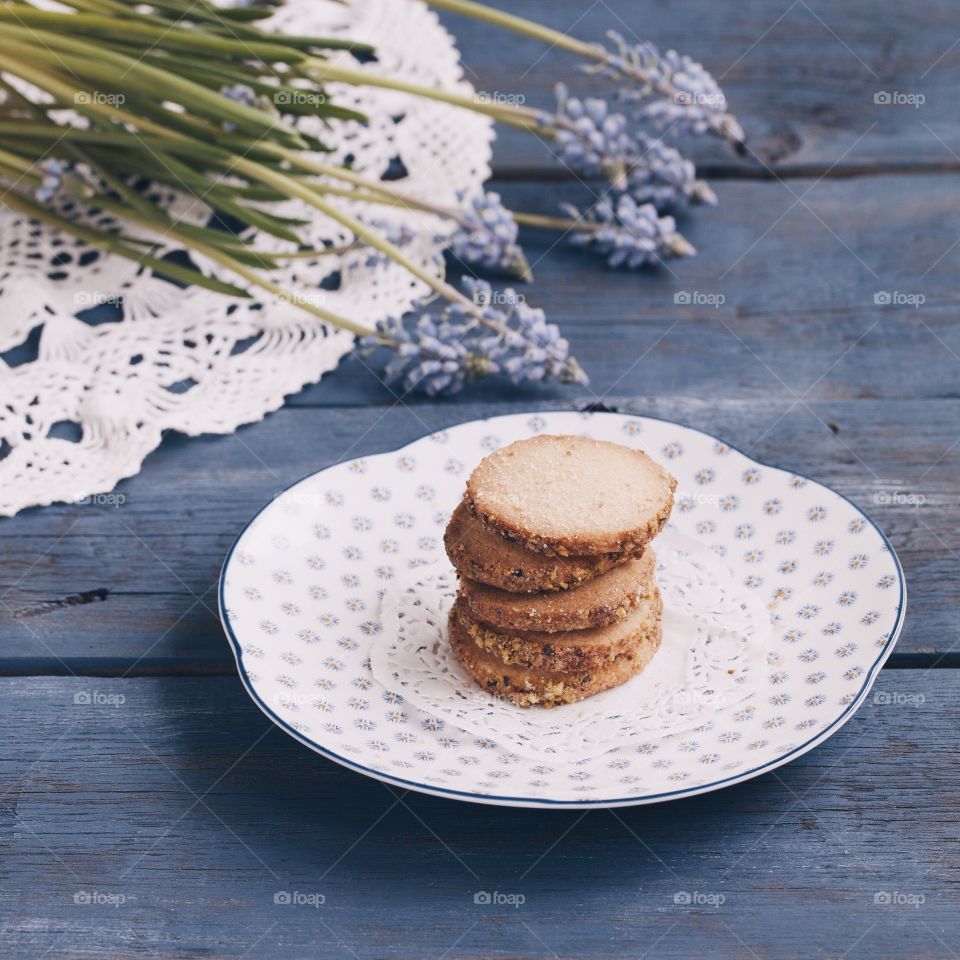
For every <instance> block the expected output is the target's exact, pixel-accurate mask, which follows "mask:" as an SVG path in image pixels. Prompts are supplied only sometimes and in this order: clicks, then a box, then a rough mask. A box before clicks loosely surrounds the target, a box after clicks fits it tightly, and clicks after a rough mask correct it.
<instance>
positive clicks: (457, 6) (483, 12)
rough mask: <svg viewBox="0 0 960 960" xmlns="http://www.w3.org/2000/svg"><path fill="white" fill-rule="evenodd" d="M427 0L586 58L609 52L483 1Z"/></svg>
mask: <svg viewBox="0 0 960 960" xmlns="http://www.w3.org/2000/svg"><path fill="white" fill-rule="evenodd" d="M427 3H428V4H429V5H430V6H431V7H436V8H437V9H438V10H447V11H449V12H450V13H458V14H461V15H462V16H465V17H470V18H471V19H473V20H482V21H484V22H485V23H491V24H493V25H494V26H495V27H502V28H503V29H505V30H510V31H512V32H513V33H519V34H521V35H522V36H525V37H533V39H534V40H540V41H542V42H543V43H545V44H547V45H548V46H551V47H559V48H560V49H561V50H568V51H569V52H570V53H575V54H578V55H579V56H581V57H587V58H588V59H590V60H598V59H605V58H606V57H607V56H609V55H608V54H607V51H606V50H605V49H604V47H602V46H601V45H600V44H598V43H585V42H584V41H583V40H578V39H577V38H576V37H571V36H570V35H569V34H567V33H561V32H560V31H559V30H552V29H550V27H545V26H543V25H541V24H539V23H536V22H534V21H533V20H526V19H524V18H523V17H518V16H516V15H514V14H512V13H504V11H502V10H494V9H493V8H492V7H488V6H487V5H486V4H484V3H474V2H472V0H427Z"/></svg>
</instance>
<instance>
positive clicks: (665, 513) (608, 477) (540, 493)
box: [467, 435, 677, 557]
mask: <svg viewBox="0 0 960 960" xmlns="http://www.w3.org/2000/svg"><path fill="white" fill-rule="evenodd" d="M676 486H677V481H676V480H675V479H674V478H673V477H672V476H670V474H669V473H667V472H666V471H665V470H664V469H663V468H662V467H661V466H660V465H659V464H658V463H656V462H654V461H653V460H651V459H650V457H648V456H647V455H646V454H645V453H644V452H643V451H642V450H634V449H631V448H630V447H624V446H621V445H620V444H617V443H609V442H607V441H605V440H591V439H588V438H586V437H574V436H550V435H545V436H538V437H531V438H530V439H528V440H518V441H517V442H516V443H511V444H510V445H509V446H507V447H504V448H503V449H502V450H498V451H497V452H496V453H492V454H490V455H489V456H488V457H485V458H484V459H483V460H482V461H481V462H480V464H479V465H478V466H477V468H476V469H475V470H474V471H473V473H471V474H470V478H469V479H468V480H467V503H468V504H469V506H470V509H471V511H472V512H473V513H474V515H475V516H476V517H477V518H478V519H479V520H480V522H481V523H483V524H484V526H486V527H488V528H489V529H491V530H495V531H496V532H497V533H499V534H501V535H502V536H504V537H507V538H508V539H510V540H515V541H516V542H518V543H521V544H523V545H524V546H525V547H526V548H527V549H529V550H536V551H539V552H541V553H546V554H550V555H557V556H561V557H568V556H574V557H575V556H597V555H601V554H610V553H623V554H635V553H636V552H637V551H638V550H639V549H641V548H642V547H643V546H644V544H646V543H647V542H648V541H649V540H652V539H653V538H654V537H655V536H656V535H657V534H658V533H659V532H660V531H661V530H662V529H663V526H664V524H665V523H666V522H667V519H668V518H669V516H670V511H671V509H672V508H673V491H674V490H675V489H676Z"/></svg>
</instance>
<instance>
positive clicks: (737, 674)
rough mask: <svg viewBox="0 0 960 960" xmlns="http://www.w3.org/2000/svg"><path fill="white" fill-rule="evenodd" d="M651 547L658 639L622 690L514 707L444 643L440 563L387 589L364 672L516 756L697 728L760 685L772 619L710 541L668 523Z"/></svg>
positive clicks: (449, 586) (599, 748) (450, 591)
mask: <svg viewBox="0 0 960 960" xmlns="http://www.w3.org/2000/svg"><path fill="white" fill-rule="evenodd" d="M656 547H657V578H658V581H659V584H660V591H661V594H662V595H663V603H664V614H663V643H662V645H661V647H660V650H659V651H658V652H657V653H656V655H655V656H654V658H653V660H652V661H651V662H650V664H649V665H648V666H647V668H646V669H645V670H644V671H643V672H642V673H641V674H639V675H638V676H636V677H634V678H633V679H632V680H630V681H628V682H627V683H626V684H624V685H623V686H620V687H617V688H615V689H613V690H608V691H605V692H604V693H600V694H597V695H596V696H594V697H590V698H588V699H587V700H583V701H581V702H580V703H575V704H570V705H565V706H562V707H556V708H554V709H552V710H545V709H543V708H538V707H534V708H529V709H523V708H520V707H517V706H515V705H513V704H512V703H509V702H507V701H505V700H501V699H499V698H496V697H493V696H491V695H490V694H488V693H486V692H485V691H484V690H482V689H480V688H479V687H478V686H477V685H476V684H475V683H474V682H473V681H472V680H471V679H470V678H469V677H468V676H467V674H466V673H465V672H464V671H463V669H462V668H461V667H460V665H459V664H458V663H457V661H456V660H455V659H454V657H453V654H452V653H451V651H450V645H449V643H448V642H447V638H446V622H447V613H448V611H449V609H450V606H451V605H452V603H453V600H454V597H455V595H456V591H457V580H456V575H455V574H454V572H453V568H452V567H450V566H449V565H448V564H445V563H444V564H434V565H431V566H429V567H423V568H420V569H419V570H418V571H416V573H415V575H414V577H413V578H412V579H409V580H407V581H405V582H403V583H402V584H400V585H399V586H395V587H394V586H392V587H391V588H390V589H388V591H387V592H386V594H385V596H384V600H383V608H382V621H383V624H384V628H385V629H384V631H383V636H382V638H381V639H380V640H379V641H378V642H377V643H375V644H374V646H373V649H372V652H371V667H372V670H373V675H374V677H375V678H376V679H377V680H378V681H379V682H380V683H381V684H383V685H384V686H385V687H386V688H387V689H388V690H397V691H398V692H401V693H402V694H403V696H404V697H405V698H407V699H408V700H410V701H411V702H412V703H414V704H415V705H416V706H417V707H418V708H420V709H421V710H422V711H424V712H425V713H427V714H428V715H430V716H433V717H437V718H439V719H442V720H445V721H447V722H449V723H451V724H453V725H455V726H457V727H459V728H461V729H462V730H466V731H468V732H470V733H474V734H477V735H479V736H483V737H491V738H492V739H494V740H496V741H497V743H498V744H499V745H500V746H501V748H503V749H507V750H513V751H514V752H515V753H517V754H519V755H521V756H531V757H544V756H549V755H554V754H557V755H560V756H562V757H563V758H564V759H565V760H567V761H576V760H585V759H588V758H590V757H595V756H598V755H600V754H602V753H606V752H607V751H608V750H613V749H616V748H620V747H624V746H626V745H629V744H631V743H635V742H638V741H641V740H645V739H648V738H650V737H651V736H663V735H666V734H672V733H681V732H683V731H685V730H691V729H694V728H696V727H700V726H702V725H703V724H705V723H708V722H709V721H710V720H711V719H712V718H713V717H714V716H715V715H716V713H717V712H718V711H720V710H724V709H726V708H728V707H731V706H733V705H734V704H737V703H740V702H742V701H744V700H746V699H748V698H749V697H751V696H752V695H753V693H754V691H755V689H756V688H757V686H758V685H759V684H761V683H763V682H764V673H763V668H764V665H765V663H766V652H767V648H768V646H769V639H770V627H769V623H770V618H769V615H768V614H767V613H766V611H764V609H763V607H762V606H761V605H760V604H758V603H757V602H756V601H755V600H754V599H753V598H752V597H751V596H749V595H747V594H745V592H744V590H743V588H741V587H739V586H738V585H737V583H736V582H735V580H734V578H733V576H732V574H731V573H730V571H729V570H728V569H727V568H726V567H725V566H724V564H723V562H722V561H720V560H719V559H718V558H717V557H716V555H715V554H714V553H713V552H712V551H711V550H710V549H709V548H708V547H706V546H704V545H702V544H700V543H698V542H697V541H695V540H692V539H690V538H688V537H684V536H682V535H681V534H678V533H676V532H675V531H673V530H670V529H668V530H666V531H665V532H664V533H663V534H662V536H660V537H659V538H658V539H657V544H656Z"/></svg>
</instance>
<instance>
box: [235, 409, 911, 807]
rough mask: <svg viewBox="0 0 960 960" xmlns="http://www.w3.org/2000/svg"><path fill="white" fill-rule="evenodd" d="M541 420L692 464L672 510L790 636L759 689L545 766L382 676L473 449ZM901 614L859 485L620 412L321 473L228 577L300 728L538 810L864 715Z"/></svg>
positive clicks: (657, 783)
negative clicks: (711, 713)
mask: <svg viewBox="0 0 960 960" xmlns="http://www.w3.org/2000/svg"><path fill="white" fill-rule="evenodd" d="M536 433H577V434H582V435H584V436H590V437H596V438H598V439H603V440H614V441H616V442H619V443H623V444H626V445H628V446H634V447H640V448H642V449H644V450H646V451H647V452H648V453H649V454H650V455H651V456H653V457H654V458H656V459H658V460H660V461H661V462H663V463H665V465H666V466H667V467H668V469H669V470H670V471H671V472H672V473H673V474H674V475H675V476H676V477H677V479H678V481H679V483H678V488H677V504H676V507H675V508H674V512H673V517H672V519H671V525H673V526H674V527H675V528H676V529H677V530H679V531H680V532H681V533H682V534H685V535H687V536H690V537H695V538H697V539H699V540H701V541H703V542H705V543H707V544H709V545H710V546H711V547H712V548H713V549H714V550H715V551H716V552H717V553H718V554H719V555H720V556H721V557H723V558H724V560H725V561H726V563H727V564H728V565H729V566H730V568H731V569H732V571H733V572H734V574H735V576H736V577H737V578H738V579H739V581H740V582H742V583H743V584H744V585H745V586H746V587H748V588H749V589H750V590H755V591H757V595H758V596H759V597H760V598H761V599H762V600H763V602H764V603H766V604H767V605H768V606H769V608H770V610H771V620H772V622H773V624H774V637H775V640H774V648H773V649H772V650H771V652H770V654H769V656H768V667H767V676H766V683H765V686H764V689H763V690H762V691H761V693H760V695H759V696H756V697H754V698H753V699H752V700H751V701H750V702H749V703H747V704H740V705H738V706H736V707H733V708H729V709H727V710H720V711H718V712H717V714H716V716H715V717H714V719H713V720H712V721H711V722H710V723H708V724H706V725H705V726H702V727H699V728H698V729H697V730H695V731H691V732H689V733H681V734H673V735H669V736H662V737H653V738H651V739H650V740H649V741H648V742H644V743H642V744H639V745H633V746H631V747H629V748H625V749H620V750H613V751H611V752H609V753H607V754H604V755H603V756H600V757H595V758H593V759H590V760H586V761H581V762H578V763H575V764H564V763H563V762H562V760H557V761H551V762H550V763H549V764H547V763H544V762H542V761H532V760H528V759H525V758H522V757H519V756H517V755H515V754H512V753H509V752H507V751H502V750H500V749H498V747H497V744H496V743H494V742H493V741H491V740H488V739H484V738H478V737H477V736H475V735H474V734H470V733H466V732H464V731H462V730H458V729H456V728H455V727H453V726H451V725H450V724H449V723H447V722H444V721H443V720H440V719H437V718H435V717H432V716H428V715H426V714H423V713H421V712H420V711H419V710H418V709H416V708H415V707H413V706H412V705H411V704H410V703H407V702H404V700H403V698H402V697H400V696H399V695H398V694H397V693H396V692H395V691H390V690H387V689H385V688H384V687H382V686H381V685H380V684H378V683H377V681H376V680H375V679H374V677H373V675H372V673H371V671H370V666H369V649H370V644H371V643H372V641H373V638H374V637H376V636H377V634H378V633H379V632H380V631H381V629H382V627H381V624H380V623H379V621H378V614H379V604H380V596H381V595H382V591H383V589H384V585H385V584H386V583H387V582H389V581H390V580H391V579H392V578H394V577H396V576H398V575H399V574H400V573H402V572H405V571H407V570H409V569H412V568H414V567H418V566H423V565H426V564H430V563H433V562H435V561H436V560H438V559H439V558H440V557H441V556H442V550H443V544H442V537H443V529H444V526H445V524H446V522H447V518H448V517H449V514H450V512H451V510H452V509H453V507H454V506H455V505H456V503H457V501H458V500H459V498H460V496H461V494H462V492H463V486H464V482H465V480H466V477H467V476H468V475H469V473H470V471H471V470H472V469H473V467H474V466H475V465H476V463H477V462H479V460H480V459H482V457H484V456H485V455H486V454H487V453H489V452H490V451H491V450H495V449H497V448H498V447H500V446H503V445H504V444H506V443H509V442H511V441H513V440H516V439H520V438H522V437H528V436H531V435H533V434H536ZM905 611H906V584H905V582H904V577H903V571H902V570H901V568H900V564H899V561H898V560H897V557H896V555H895V554H894V552H893V550H892V548H891V547H890V544H889V543H888V541H887V539H886V537H884V535H883V534H882V533H881V532H880V530H879V529H878V528H877V527H876V525H875V524H874V523H873V522H872V521H871V520H870V519H869V517H867V516H866V515H865V514H863V513H862V512H861V511H860V510H859V509H858V508H857V507H855V506H854V505H853V504H852V503H851V502H850V501H849V500H847V499H846V498H845V497H843V496H841V495H840V494H838V493H835V492H834V491H832V490H829V489H828V488H827V487H824V486H822V485H821V484H818V483H815V482H814V481H812V480H808V479H806V478H804V477H801V476H798V475H796V474H793V473H789V472H787V471H784V470H779V469H776V468H774V467H769V466H765V465H763V464H759V463H757V462H755V461H753V460H751V459H749V458H748V457H746V456H745V455H744V454H742V453H740V452H739V451H737V450H735V449H733V448H732V447H730V446H729V445H728V444H726V443H723V442H722V441H720V440H717V439H715V438H714V437H711V436H709V435H708V434H705V433H701V432H700V431H698V430H693V429H691V428H689V427H683V426H680V425H678V424H675V423H669V422H667V421H663V420H655V419H651V418H648V417H631V416H626V415H622V414H613V413H568V412H560V413H554V412H550V413H540V414H533V415H531V414H518V415H513V416H506V417H495V418H492V419H490V420H477V421H473V422H471V423H465V424H461V425H460V426H457V427H453V428H451V429H450V430H445V431H442V432H441V433H435V434H431V435H430V436H428V437H424V438H422V439H420V440H417V441H415V442H414V443H412V444H410V445H408V446H406V447H404V448H403V449H401V450H397V451H393V452H391V453H385V454H380V455H378V456H375V457H366V458H363V459H360V460H351V461H347V462H345V463H341V464H338V465H337V466H335V467H330V468H329V469H327V470H321V471H320V472H319V473H315V474H313V475H312V476H310V477H307V478H306V479H304V480H301V481H300V482H299V483H296V484H294V485H293V486H292V487H289V488H288V489H287V490H285V491H284V492H283V493H281V494H279V495H278V496H277V497H276V498H275V499H274V500H272V501H271V502H270V503H269V504H268V505H267V506H266V507H264V508H263V510H261V511H260V513H258V514H257V516H256V517H254V519H253V520H252V521H251V522H250V523H249V524H248V525H247V527H246V529H244V531H243V532H242V533H241V534H240V536H239V538H238V539H237V541H236V543H235V544H234V545H233V548H232V549H231V551H230V553H229V554H228V556H227V559H226V561H225V563H224V567H223V572H222V574H221V578H220V612H221V618H222V620H223V624H224V627H225V629H226V632H227V636H228V637H229V638H230V641H231V644H232V647H233V650H234V654H235V656H236V658H237V665H238V667H239V670H240V675H241V677H242V678H243V681H244V683H245V685H246V687H247V690H248V691H249V693H250V696H251V697H252V698H253V699H254V701H255V702H256V703H257V705H258V706H259V707H260V708H261V709H262V710H263V711H264V713H266V714H267V716H268V717H270V718H271V719H272V720H273V721H274V722H275V723H276V724H277V725H278V726H280V727H282V728H283V729H284V730H286V731H287V732H288V733H289V734H290V735H291V736H293V737H295V738H296V739H298V740H300V741H301V742H302V743H304V744H306V745H307V746H309V747H311V748H312V749H313V750H316V751H317V752H318V753H321V754H323V755H324V756H326V757H329V758H330V759H331V760H335V761H337V762H338V763H342V764H343V765H344V766H347V767H349V768H350V769H352V770H357V771H359V772H360V773H365V774H367V775H369V776H372V777H376V778H378V779H380V780H384V781H387V782H389V783H393V784H396V785H398V786H401V787H405V788H408V789H412V790H419V791H422V792H424V793H430V794H435V795H437V796H445V797H453V798H456V799H460V800H470V801H474V802H478V803H493V804H501V805H504V806H523V807H614V806H630V805H633V804H642V803H655V802H658V801H661V800H670V799H674V798H676V797H684V796H691V795H693V794H697V793H705V792H707V791H710V790H717V789H719V788H721V787H725V786H729V785H731V784H734V783H739V782H740V781H742V780H747V779H749V778H751V777H755V776H758V775H759V774H761V773H765V772H766V771H768V770H772V769H774V768H775V767H778V766H780V765H782V764H784V763H787V762H788V761H790V760H792V759H793V758H795V757H798V756H800V755H801V754H803V753H805V752H806V751H808V750H810V749H812V748H813V747H815V746H816V745H817V744H819V743H822V742H823V741H824V740H825V739H826V738H827V737H829V736H831V735H832V734H833V733H835V732H836V731H837V730H838V729H839V728H840V727H841V726H842V725H843V724H844V723H845V722H846V721H847V720H849V718H850V717H851V716H852V715H853V713H854V712H855V711H856V710H857V708H858V707H859V706H860V704H861V703H862V702H863V700H864V698H865V697H866V695H867V693H868V691H869V689H870V687H871V686H872V684H873V682H874V680H875V678H876V676H877V673H878V672H879V670H880V667H881V666H882V664H883V662H884V661H885V660H886V659H887V657H888V656H889V655H890V652H891V651H892V649H893V646H894V643H895V642H896V639H897V636H898V634H899V632H900V629H901V627H902V625H903V618H904V614H905ZM562 709H563V708H560V710H562ZM558 713H559V712H558ZM559 715H562V714H559Z"/></svg>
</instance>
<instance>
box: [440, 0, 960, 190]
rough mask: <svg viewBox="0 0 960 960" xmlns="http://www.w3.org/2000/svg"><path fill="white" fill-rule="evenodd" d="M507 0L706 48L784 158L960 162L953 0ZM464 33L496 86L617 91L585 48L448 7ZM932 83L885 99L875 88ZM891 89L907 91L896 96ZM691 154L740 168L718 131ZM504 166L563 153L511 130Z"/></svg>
mask: <svg viewBox="0 0 960 960" xmlns="http://www.w3.org/2000/svg"><path fill="white" fill-rule="evenodd" d="M498 6H500V7H502V8H504V9H509V11H510V12H511V13H516V14H520V15H521V16H526V17H529V18H531V19H534V20H539V21H540V22H542V23H544V24H547V25H549V26H551V27H553V28H555V29H558V30H562V31H564V32H569V33H572V34H574V35H576V36H579V37H581V38H582V39H586V40H591V41H602V40H604V33H605V31H606V30H607V29H615V30H618V31H619V32H620V33H622V34H623V35H624V36H625V37H626V38H627V39H628V40H629V41H631V42H637V41H639V40H650V41H653V42H655V43H657V44H658V45H659V46H660V47H661V48H663V49H669V48H671V47H672V48H674V49H677V50H679V51H680V52H681V53H685V54H688V55H690V56H691V57H693V58H694V59H695V60H700V61H701V62H703V64H704V65H705V66H706V67H707V69H708V70H710V72H711V73H712V74H713V75H714V77H716V78H717V79H718V80H719V81H720V83H721V86H722V87H723V89H724V92H725V94H726V96H727V99H728V102H729V104H730V107H731V109H732V111H733V112H734V113H735V114H736V115H737V117H738V118H739V120H740V122H741V124H742V126H743V127H744V128H745V130H746V131H747V134H748V137H749V140H750V145H751V148H752V150H753V151H754V152H755V153H756V155H757V156H758V157H759V158H760V161H762V163H763V164H769V165H772V166H773V167H774V168H775V169H777V170H778V171H802V170H810V169H815V170H819V169H825V168H827V167H831V166H832V165H834V164H838V165H839V167H840V168H847V169H851V168H852V169H856V168H870V167H881V168H883V167H890V166H907V167H917V166H929V167H931V168H938V167H939V168H943V167H945V166H946V167H950V168H951V169H956V167H957V164H958V161H957V156H956V155H957V154H958V153H960V120H958V118H957V116H956V111H955V110H954V109H953V102H954V94H955V91H956V89H957V86H958V82H960V52H958V50H957V48H956V47H955V46H953V44H954V40H955V38H956V10H955V8H954V7H953V6H952V5H950V4H949V3H944V2H943V0H920V2H918V3H906V2H903V0H896V2H893V3H885V4H876V3H872V2H870V0H848V2H846V3H842V4H836V3H829V2H828V0H798V2H795V3H790V4H785V3H781V2H778V0H742V2H740V3H738V4H737V6H736V11H735V12H731V10H730V8H729V7H727V6H726V5H724V4H718V3H711V2H710V0H677V2H673V3H670V4H664V3H662V2H658V0H605V2H604V3H603V4H602V5H597V6H594V7H590V6H584V4H583V3H581V2H579V0H554V2H552V3H550V4H543V3H540V2H537V0H512V2H511V3H509V4H507V3H503V2H501V3H499V4H498ZM442 20H443V22H444V24H446V25H447V27H448V28H449V29H450V30H451V31H452V32H453V33H454V35H455V36H456V37H457V39H458V42H459V46H460V49H461V51H462V54H463V61H464V64H465V76H466V77H467V79H469V80H470V82H471V83H472V84H473V85H474V86H475V88H476V89H477V90H479V91H482V92H485V93H488V94H497V93H499V94H501V95H514V96H516V95H518V94H520V95H522V96H525V97H526V103H527V104H528V105H531V106H540V107H547V108H550V107H552V105H553V102H554V100H553V93H552V91H553V86H554V84H555V83H556V82H557V81H558V80H563V81H565V82H567V83H568V85H569V86H570V87H571V89H572V90H573V91H575V92H577V93H582V94H593V95H601V96H606V95H608V94H609V91H610V90H611V87H610V86H609V84H608V83H606V82H604V81H602V80H599V79H593V78H588V77H584V76H581V75H578V73H577V71H576V63H577V61H576V60H575V59H574V58H573V57H572V56H571V55H569V54H566V53H564V52H562V51H560V50H556V49H553V50H551V49H547V48H546V47H544V46H543V45H542V44H540V43H538V42H537V41H535V40H528V39H524V38H520V37H517V36H515V35H505V34H504V33H503V32H502V31H499V30H497V29H495V28H492V27H489V26H486V25H481V24H478V23H475V22H473V21H470V20H467V19H465V18H462V17H455V16H451V15H448V14H442ZM879 92H887V93H889V94H891V95H892V94H904V95H908V96H912V97H917V96H922V97H923V98H924V101H923V102H922V103H921V104H919V106H918V105H915V103H911V102H905V103H904V102H901V103H899V104H898V103H890V104H884V103H875V102H874V97H875V94H877V93H879ZM891 99H894V98H893V97H891ZM692 155H693V156H696V157H698V158H699V159H700V160H702V161H703V162H706V163H708V164H712V165H716V164H721V165H723V166H724V167H726V168H728V169H729V168H734V169H740V170H747V169H750V168H751V166H752V167H753V168H754V169H756V168H758V167H759V168H760V169H762V166H760V165H759V164H758V163H757V162H756V161H744V162H737V161H736V160H735V159H734V158H733V157H732V156H731V154H730V152H729V151H728V150H726V149H725V148H724V147H722V146H720V145H719V144H717V143H711V142H710V141H707V140H699V141H698V142H697V143H696V144H695V145H694V149H693V151H692ZM495 162H496V166H497V169H498V171H501V172H509V171H516V170H525V171H529V170H530V169H531V168H535V169H537V170H540V169H543V168H545V167H549V166H552V167H553V169H556V164H555V162H554V161H553V159H552V155H551V153H550V152H549V150H548V148H547V147H546V146H545V145H543V144H540V143H538V142H537V141H536V140H535V138H534V137H532V136H530V135H527V134H520V133H517V132H514V131H504V132H502V133H501V137H500V141H499V143H498V145H497V151H496V154H495Z"/></svg>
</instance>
